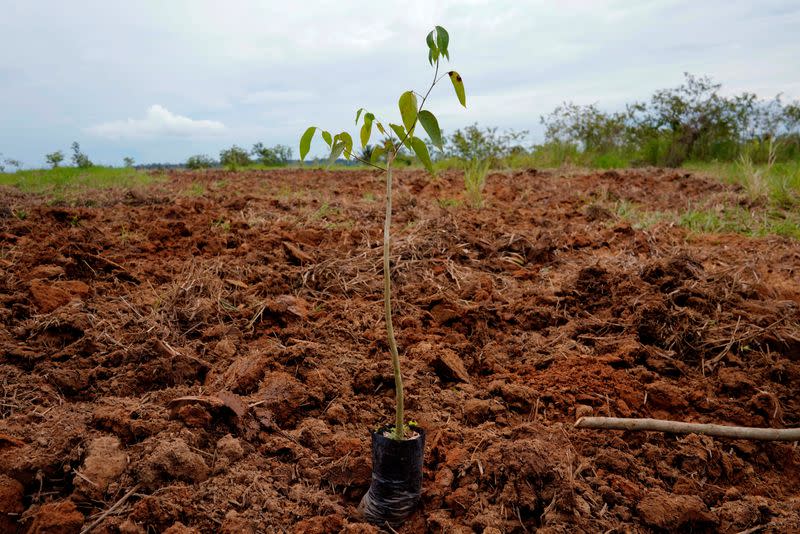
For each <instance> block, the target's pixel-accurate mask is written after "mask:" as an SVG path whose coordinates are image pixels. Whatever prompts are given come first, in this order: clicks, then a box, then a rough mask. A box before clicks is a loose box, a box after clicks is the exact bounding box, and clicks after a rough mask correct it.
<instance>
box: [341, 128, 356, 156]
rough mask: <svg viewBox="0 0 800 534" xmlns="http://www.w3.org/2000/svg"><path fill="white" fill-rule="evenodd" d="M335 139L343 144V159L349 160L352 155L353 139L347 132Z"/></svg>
mask: <svg viewBox="0 0 800 534" xmlns="http://www.w3.org/2000/svg"><path fill="white" fill-rule="evenodd" d="M337 137H338V138H339V139H340V140H341V141H342V142H343V143H344V157H345V158H347V159H350V155H351V154H352V153H353V138H352V137H350V134H349V133H347V132H342V133H340V134H339V135H338V136H337Z"/></svg>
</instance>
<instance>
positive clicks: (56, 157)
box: [44, 150, 64, 169]
mask: <svg viewBox="0 0 800 534" xmlns="http://www.w3.org/2000/svg"><path fill="white" fill-rule="evenodd" d="M44 159H45V160H46V161H47V164H48V165H50V166H51V167H52V168H54V169H55V168H56V167H58V166H59V165H60V164H61V162H62V161H64V153H63V152H61V151H60V150H56V151H55V152H51V153H50V154H47V155H46V156H45V157H44Z"/></svg>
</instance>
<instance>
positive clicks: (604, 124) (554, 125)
mask: <svg viewBox="0 0 800 534" xmlns="http://www.w3.org/2000/svg"><path fill="white" fill-rule="evenodd" d="M541 122H542V124H543V125H544V127H545V137H546V138H547V139H548V140H550V141H557V142H561V143H572V144H576V145H580V147H581V148H582V149H583V150H586V151H605V150H610V149H613V148H618V147H620V146H622V145H623V144H624V143H625V141H626V135H625V134H626V132H627V115H626V114H624V113H614V114H608V113H604V112H602V111H600V110H599V109H598V108H597V105H596V104H589V105H584V106H581V105H578V104H574V103H572V102H564V103H563V104H561V105H560V106H558V107H557V108H556V109H554V110H553V111H552V112H551V113H550V114H549V115H546V116H543V117H542V118H541Z"/></svg>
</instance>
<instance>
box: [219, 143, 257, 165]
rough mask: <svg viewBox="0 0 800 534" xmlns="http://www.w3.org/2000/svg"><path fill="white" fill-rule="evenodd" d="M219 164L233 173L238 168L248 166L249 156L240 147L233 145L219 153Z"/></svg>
mask: <svg viewBox="0 0 800 534" xmlns="http://www.w3.org/2000/svg"><path fill="white" fill-rule="evenodd" d="M219 162H220V164H221V165H222V166H224V167H225V168H226V169H228V170H230V171H235V170H237V169H238V168H239V167H246V166H247V165H250V155H249V154H248V153H247V151H246V150H245V149H243V148H242V147H240V146H237V145H233V146H232V147H230V148H228V149H225V150H222V151H220V153H219Z"/></svg>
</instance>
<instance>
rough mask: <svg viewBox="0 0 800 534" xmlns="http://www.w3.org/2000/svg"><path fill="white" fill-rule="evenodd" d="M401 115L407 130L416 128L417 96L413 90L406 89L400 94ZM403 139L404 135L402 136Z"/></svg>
mask: <svg viewBox="0 0 800 534" xmlns="http://www.w3.org/2000/svg"><path fill="white" fill-rule="evenodd" d="M398 105H399V106H400V116H401V117H402V118H403V125H404V126H405V127H406V130H407V131H409V132H410V131H411V130H413V128H414V123H415V122H416V121H417V96H416V95H415V94H414V93H413V92H412V91H406V92H405V93H403V94H402V95H400V101H399V102H398ZM401 139H402V137H401Z"/></svg>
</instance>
